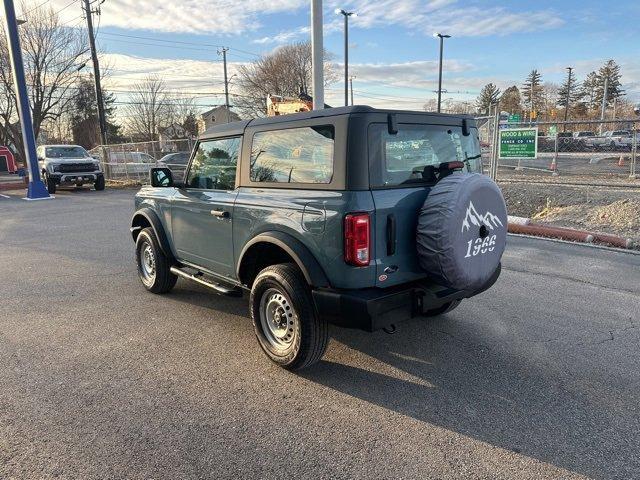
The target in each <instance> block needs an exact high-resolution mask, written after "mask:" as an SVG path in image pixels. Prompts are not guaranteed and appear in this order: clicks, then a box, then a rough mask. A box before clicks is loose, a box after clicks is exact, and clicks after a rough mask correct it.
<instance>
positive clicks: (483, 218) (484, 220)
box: [462, 201, 504, 233]
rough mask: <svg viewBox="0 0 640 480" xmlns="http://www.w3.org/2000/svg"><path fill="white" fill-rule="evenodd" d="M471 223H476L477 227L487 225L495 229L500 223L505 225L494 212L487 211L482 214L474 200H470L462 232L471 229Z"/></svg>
mask: <svg viewBox="0 0 640 480" xmlns="http://www.w3.org/2000/svg"><path fill="white" fill-rule="evenodd" d="M471 225H475V226H476V227H480V226H482V225H485V226H486V227H487V228H489V229H491V230H493V229H494V228H496V227H498V225H500V226H501V227H504V225H503V224H502V222H501V221H500V219H499V218H498V217H497V216H496V215H494V214H493V213H491V212H489V211H487V213H485V214H484V215H480V214H479V213H478V211H477V210H476V207H474V205H473V202H471V201H469V206H468V207H467V214H466V215H465V217H464V220H463V221H462V232H463V233H464V232H465V231H467V230H469V229H470V228H471Z"/></svg>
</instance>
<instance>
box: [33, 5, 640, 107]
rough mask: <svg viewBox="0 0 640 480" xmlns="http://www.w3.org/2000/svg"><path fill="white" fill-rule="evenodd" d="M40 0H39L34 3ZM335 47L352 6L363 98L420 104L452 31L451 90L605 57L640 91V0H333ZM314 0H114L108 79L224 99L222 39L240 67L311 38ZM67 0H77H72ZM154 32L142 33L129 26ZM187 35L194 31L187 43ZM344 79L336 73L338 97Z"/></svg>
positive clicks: (107, 10)
mask: <svg viewBox="0 0 640 480" xmlns="http://www.w3.org/2000/svg"><path fill="white" fill-rule="evenodd" d="M38 3H41V0H29V2H27V7H28V8H29V7H31V5H34V6H35V5H37V4H38ZM324 3H325V14H324V23H325V47H326V49H327V50H329V51H330V52H332V53H333V54H334V58H335V61H336V62H337V63H341V62H342V58H343V56H342V48H343V47H342V42H343V37H342V35H343V31H342V17H339V16H337V15H336V14H335V13H334V10H335V8H336V7H341V8H346V9H349V10H353V11H356V12H357V13H358V17H357V18H354V19H353V20H352V22H351V29H350V44H351V48H350V64H351V72H352V74H354V75H356V79H355V81H354V87H355V91H356V102H357V103H366V104H371V105H378V106H384V107H393V106H397V107H399V108H421V106H422V104H423V103H424V102H425V101H426V100H428V99H430V98H434V96H435V93H433V90H435V89H436V88H437V85H436V83H435V82H436V79H437V59H438V42H437V41H436V39H434V38H433V37H432V34H433V32H434V31H443V32H445V33H449V34H451V35H452V36H453V38H451V39H449V40H447V41H446V46H445V59H446V62H445V73H444V85H443V88H445V89H447V90H448V91H449V92H450V93H448V94H447V95H445V98H451V99H455V100H470V99H472V98H475V97H476V96H477V94H478V92H479V90H480V88H481V87H482V85H484V84H485V83H487V82H490V81H491V82H494V83H496V84H498V85H499V86H500V87H502V88H503V89H504V88H505V87H507V86H509V85H512V84H516V85H521V84H522V82H523V79H524V77H525V76H526V74H527V73H528V72H529V71H530V70H531V69H533V68H537V69H538V70H540V71H541V72H542V73H543V79H544V80H546V81H550V82H556V83H559V82H560V81H561V80H562V78H563V75H564V69H565V67H567V66H573V67H575V69H576V73H577V75H578V78H579V79H582V78H583V77H584V76H585V75H586V74H587V73H588V72H589V71H591V70H594V69H596V68H597V67H598V66H599V65H601V64H602V63H604V61H605V60H606V59H609V58H614V59H615V60H616V61H617V62H618V63H620V64H621V65H622V68H623V83H624V84H625V87H626V89H627V91H628V93H629V96H630V98H632V99H633V100H634V101H635V100H638V99H639V97H640V55H638V53H639V48H638V43H639V42H638V39H639V35H638V19H639V18H640V2H637V1H631V0H624V1H616V2H602V1H594V0H586V1H585V0H582V1H577V0H564V1H550V0H538V1H536V2H525V1H501V0H494V1H484V0H466V1H463V0H393V1H391V0H375V1H374V0H348V1H342V0H325V2H324ZM49 4H50V5H51V6H52V8H54V10H61V9H62V11H61V12H60V16H61V19H62V21H64V22H68V24H69V25H78V26H79V27H80V26H82V25H83V22H84V20H83V19H82V18H78V15H80V7H79V2H72V3H71V4H70V3H69V0H50V2H49ZM309 4H310V2H309V1H308V0H252V1H239V0H235V1H233V0H183V1H181V2H167V1H164V2H160V1H157V0H106V1H105V2H104V3H103V4H102V6H101V9H102V15H101V17H100V27H99V31H98V43H99V46H100V49H101V51H102V57H103V64H104V65H105V66H106V67H107V68H108V69H109V70H110V73H109V75H108V80H107V86H111V88H112V89H114V90H118V89H121V90H124V89H126V87H127V86H130V85H132V84H133V83H135V82H136V81H140V79H142V78H143V77H144V76H145V75H146V74H148V73H154V74H157V75H159V76H161V77H162V78H164V79H165V81H166V82H167V84H168V86H169V88H170V89H175V90H176V91H178V90H181V91H194V92H201V93H200V96H198V102H199V103H200V104H202V105H208V104H213V103H219V102H220V101H221V98H220V97H219V96H214V95H211V96H208V97H205V95H209V94H212V93H215V92H218V91H220V90H221V88H222V87H221V85H222V83H221V81H222V69H221V64H220V61H219V60H220V57H219V56H218V55H217V53H216V47H215V46H216V45H224V46H229V47H231V50H230V51H229V61H230V62H231V65H230V70H231V72H232V73H233V71H234V69H235V68H236V67H237V65H239V64H241V63H244V62H249V61H251V60H252V59H254V58H256V55H259V54H263V53H268V52H270V51H272V50H274V49H275V48H278V46H280V45H282V44H284V43H287V42H291V41H297V40H306V39H308V38H309V31H308V26H309V9H310V7H309ZM65 7H66V8H65ZM123 35H129V36H137V37H145V38H131V37H128V36H123ZM179 42H186V43H179ZM341 89H342V85H341V83H340V82H338V83H336V84H333V85H330V86H329V88H328V90H327V97H328V100H329V103H332V102H333V103H334V104H339V103H340V101H341V100H340V99H341V95H342V93H341Z"/></svg>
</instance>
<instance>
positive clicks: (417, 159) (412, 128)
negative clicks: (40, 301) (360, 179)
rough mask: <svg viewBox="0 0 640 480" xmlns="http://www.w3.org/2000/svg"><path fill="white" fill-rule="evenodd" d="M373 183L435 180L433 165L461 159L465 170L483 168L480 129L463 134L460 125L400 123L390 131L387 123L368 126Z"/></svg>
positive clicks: (390, 183)
mask: <svg viewBox="0 0 640 480" xmlns="http://www.w3.org/2000/svg"><path fill="white" fill-rule="evenodd" d="M369 145H370V153H369V155H370V158H369V161H370V172H371V176H372V178H371V184H372V185H373V186H377V187H389V186H398V185H404V184H415V183H419V184H429V183H433V182H434V177H433V175H434V172H433V168H431V167H438V166H439V165H440V164H441V163H444V162H452V161H456V160H457V161H461V162H464V164H465V171H468V172H478V173H480V172H482V159H481V157H480V155H481V154H480V141H479V139H478V130H477V129H475V128H472V129H471V134H470V135H468V136H464V135H462V128H461V127H451V126H445V125H417V124H415V125H414V124H401V125H399V128H398V133H397V134H395V135H391V134H390V133H389V131H388V127H387V124H373V125H371V127H370V128H369Z"/></svg>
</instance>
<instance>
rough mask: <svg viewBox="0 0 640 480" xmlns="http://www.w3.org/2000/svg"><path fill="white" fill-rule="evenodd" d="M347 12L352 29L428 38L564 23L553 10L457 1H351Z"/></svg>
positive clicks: (500, 32) (499, 32) (526, 29)
mask: <svg viewBox="0 0 640 480" xmlns="http://www.w3.org/2000/svg"><path fill="white" fill-rule="evenodd" d="M338 1H339V0H333V3H335V4H336V5H337V2H338ZM350 9H351V10H354V11H356V12H357V13H358V16H357V17H356V18H354V19H353V20H352V25H353V26H354V27H362V28H373V27H380V26H387V25H399V26H403V27H406V28H410V29H412V30H415V31H418V32H422V33H424V34H428V35H431V34H432V33H433V32H438V31H442V32H447V33H450V34H452V35H455V36H457V37H459V36H488V35H508V34H511V33H516V32H530V31H540V30H546V29H549V28H555V27H558V26H560V25H562V24H563V23H564V21H563V20H562V18H560V17H559V14H558V13H557V12H555V11H553V10H538V11H536V10H534V11H510V10H509V9H507V8H505V7H489V8H479V7H475V6H470V5H468V4H464V3H462V2H459V1H457V0H431V1H428V2H426V3H425V2H424V0H354V1H352V2H351V4H350Z"/></svg>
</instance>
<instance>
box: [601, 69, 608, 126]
mask: <svg viewBox="0 0 640 480" xmlns="http://www.w3.org/2000/svg"><path fill="white" fill-rule="evenodd" d="M608 96H609V76H608V75H607V76H606V77H604V91H603V92H602V108H601V110H600V134H601V135H602V129H603V126H604V125H603V123H602V122H604V115H605V112H606V110H607V97H608Z"/></svg>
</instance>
